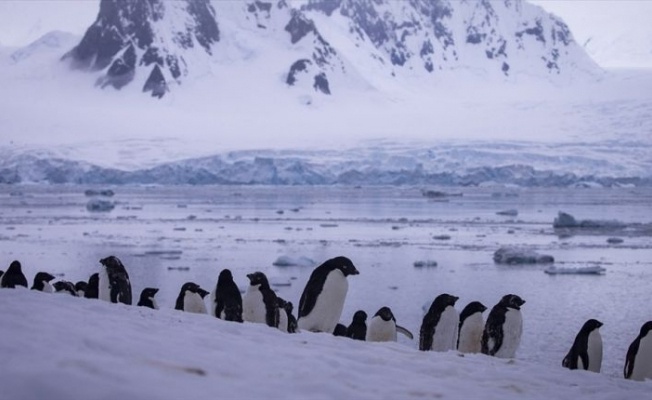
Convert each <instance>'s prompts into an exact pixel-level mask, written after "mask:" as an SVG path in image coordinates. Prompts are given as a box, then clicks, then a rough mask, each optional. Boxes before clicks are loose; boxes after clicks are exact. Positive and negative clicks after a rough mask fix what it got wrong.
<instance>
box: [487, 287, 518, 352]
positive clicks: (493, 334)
mask: <svg viewBox="0 0 652 400" xmlns="http://www.w3.org/2000/svg"><path fill="white" fill-rule="evenodd" d="M523 304H525V301H524V300H523V299H521V298H520V297H519V296H517V295H515V294H507V295H505V296H503V297H502V298H501V299H500V301H499V302H498V304H496V305H495V306H494V307H493V308H492V309H491V312H489V316H487V322H486V324H485V328H484V332H483V333H482V354H488V355H490V356H494V355H496V353H497V352H498V350H500V348H501V346H502V345H503V338H504V334H505V333H504V332H503V325H504V324H505V319H506V316H507V311H509V309H510V308H511V309H514V310H520V309H521V306H522V305H523ZM490 339H492V340H493V342H494V343H493V347H491V348H489V340H490Z"/></svg>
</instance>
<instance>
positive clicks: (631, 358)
mask: <svg viewBox="0 0 652 400" xmlns="http://www.w3.org/2000/svg"><path fill="white" fill-rule="evenodd" d="M640 342H641V339H640V338H638V337H637V338H636V339H635V340H634V341H633V342H632V344H630V345H629V349H627V358H626V359H625V368H623V374H624V375H625V379H629V378H630V377H631V376H632V373H633V372H634V362H635V361H636V357H635V355H636V353H638V346H639V345H640Z"/></svg>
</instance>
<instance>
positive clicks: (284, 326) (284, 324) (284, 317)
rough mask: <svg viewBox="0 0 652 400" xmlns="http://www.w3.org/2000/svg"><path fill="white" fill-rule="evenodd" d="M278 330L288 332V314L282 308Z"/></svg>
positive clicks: (279, 314) (279, 313)
mask: <svg viewBox="0 0 652 400" xmlns="http://www.w3.org/2000/svg"><path fill="white" fill-rule="evenodd" d="M278 329H280V330H281V331H283V332H288V313H287V311H285V310H284V309H282V308H281V309H279V310H278Z"/></svg>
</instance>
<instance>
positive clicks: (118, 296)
mask: <svg viewBox="0 0 652 400" xmlns="http://www.w3.org/2000/svg"><path fill="white" fill-rule="evenodd" d="M100 263H101V264H102V265H103V266H104V268H102V270H101V272H100V275H99V284H98V285H99V286H98V288H99V291H98V294H99V298H100V299H102V300H105V301H108V302H111V303H123V304H127V305H131V282H129V274H128V273H127V270H126V269H125V267H124V265H122V262H121V261H120V259H119V258H118V257H116V256H109V257H106V258H103V259H101V260H100Z"/></svg>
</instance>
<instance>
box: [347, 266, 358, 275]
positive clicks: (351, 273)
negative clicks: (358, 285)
mask: <svg viewBox="0 0 652 400" xmlns="http://www.w3.org/2000/svg"><path fill="white" fill-rule="evenodd" d="M359 274H360V271H358V270H357V269H356V268H355V267H353V270H352V271H351V272H350V273H349V275H359Z"/></svg>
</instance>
